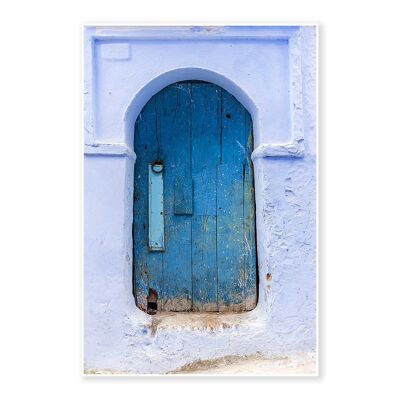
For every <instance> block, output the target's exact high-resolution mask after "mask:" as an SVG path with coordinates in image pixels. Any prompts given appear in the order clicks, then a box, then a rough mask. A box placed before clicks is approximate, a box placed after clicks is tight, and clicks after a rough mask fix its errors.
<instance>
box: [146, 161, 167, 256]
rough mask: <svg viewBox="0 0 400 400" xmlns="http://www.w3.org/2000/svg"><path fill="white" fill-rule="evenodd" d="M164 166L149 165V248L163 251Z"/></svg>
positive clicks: (157, 163) (159, 163)
mask: <svg viewBox="0 0 400 400" xmlns="http://www.w3.org/2000/svg"><path fill="white" fill-rule="evenodd" d="M163 171H164V165H163V164H162V163H161V162H155V163H153V164H149V248H150V251H163V250H164V179H163V175H164V174H163Z"/></svg>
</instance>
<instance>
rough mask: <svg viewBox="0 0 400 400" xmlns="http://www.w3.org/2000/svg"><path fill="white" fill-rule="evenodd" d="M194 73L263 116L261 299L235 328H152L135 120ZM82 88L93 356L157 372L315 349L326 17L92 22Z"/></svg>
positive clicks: (258, 123) (94, 361)
mask: <svg viewBox="0 0 400 400" xmlns="http://www.w3.org/2000/svg"><path fill="white" fill-rule="evenodd" d="M246 37H247V39H246ZM288 37H290V38H291V39H290V40H292V41H291V42H289V40H288V39H287V38H288ZM249 38H250V39H249ZM185 79H202V80H208V81H210V82H213V83H216V84H219V85H220V86H222V87H223V88H225V89H226V90H228V91H230V92H231V93H232V94H234V95H235V96H236V97H237V98H238V99H239V100H240V101H241V102H242V104H243V105H244V106H245V107H246V108H247V109H248V110H249V112H250V113H251V115H252V118H253V124H254V129H255V132H254V136H255V148H257V150H256V151H255V153H254V159H253V162H254V170H255V186H256V207H257V212H256V219H257V248H258V258H259V276H260V284H259V290H260V298H259V304H258V306H257V307H256V309H255V310H254V311H252V312H250V313H248V315H247V316H246V317H245V323H238V324H237V325H236V326H235V327H233V328H226V329H222V328H221V329H218V330H216V331H204V330H203V331H202V330H193V329H189V328H188V329H183V330H177V329H164V330H159V331H157V332H156V334H155V335H153V333H152V331H151V329H150V328H149V327H150V325H151V322H152V321H151V318H152V317H150V316H148V315H147V314H144V313H143V312H141V311H140V310H138V309H137V308H136V306H135V304H134V300H133V297H132V294H131V293H132V288H131V285H132V282H131V279H132V278H131V274H132V237H131V232H132V213H131V209H132V196H133V193H132V191H133V168H134V159H135V155H134V154H133V151H132V142H133V134H134V132H133V125H134V120H135V118H136V115H137V114H138V113H139V112H140V109H141V108H142V107H143V105H144V104H145V103H146V101H147V100H148V99H149V98H150V97H151V96H152V95H153V94H155V93H156V92H157V91H158V90H160V89H161V88H162V87H164V86H166V85H168V84H170V83H172V82H174V81H178V80H185ZM84 90H85V190H84V195H85V199H84V201H85V210H84V212H85V215H84V225H85V226H84V229H85V231H84V235H85V249H84V252H85V257H84V262H85V273H84V290H85V292H84V301H85V305H84V328H85V333H84V335H85V341H84V346H85V366H86V368H98V369H107V368H109V369H113V370H118V371H125V372H135V373H146V372H153V373H157V372H165V371H168V370H171V369H173V368H177V367H180V366H182V365H183V364H185V363H187V362H191V361H193V360H196V359H199V358H203V359H204V358H215V357H220V356H224V355H229V354H253V353H255V352H256V351H260V352H262V353H268V354H271V353H274V354H281V355H282V354H289V353H292V352H299V351H314V350H315V349H316V98H315V90H316V29H315V27H273V28H271V27H218V28H213V29H204V28H201V27H200V28H199V27H197V28H193V27H179V28H168V27H164V28H132V27H131V28H110V27H107V28H94V27H91V28H87V29H86V38H85V87H84ZM267 274H271V277H272V279H271V280H267V279H266V275H267Z"/></svg>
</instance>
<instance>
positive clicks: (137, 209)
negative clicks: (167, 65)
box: [133, 97, 163, 311]
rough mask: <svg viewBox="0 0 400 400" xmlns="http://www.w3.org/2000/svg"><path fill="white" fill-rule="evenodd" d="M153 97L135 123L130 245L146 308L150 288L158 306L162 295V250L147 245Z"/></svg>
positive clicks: (141, 303) (156, 149)
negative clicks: (154, 251)
mask: <svg viewBox="0 0 400 400" xmlns="http://www.w3.org/2000/svg"><path fill="white" fill-rule="evenodd" d="M156 137H157V124H156V107H155V98H154V97H153V98H152V99H151V100H150V101H149V102H148V103H147V104H146V106H145V107H144V108H143V110H142V112H141V113H140V114H139V116H138V118H137V121H136V124H135V138H134V148H135V153H136V154H137V159H136V162H135V174H134V175H135V178H134V202H133V208H134V209H133V215H134V220H133V246H134V249H133V250H134V252H133V254H134V286H135V293H136V302H137V305H138V307H139V308H140V309H142V310H143V311H146V310H147V296H148V294H149V289H150V288H151V289H153V290H155V291H156V292H157V295H158V309H160V308H161V301H160V298H161V297H162V257H163V256H162V253H152V252H150V251H149V247H148V237H149V227H148V220H149V210H148V164H149V163H151V162H152V161H153V160H154V159H157V158H158V152H159V147H158V141H157V140H155V139H156Z"/></svg>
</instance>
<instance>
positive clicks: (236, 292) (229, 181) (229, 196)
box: [217, 91, 245, 311]
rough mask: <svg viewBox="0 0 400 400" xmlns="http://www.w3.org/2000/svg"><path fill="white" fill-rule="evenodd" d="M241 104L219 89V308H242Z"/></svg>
mask: <svg viewBox="0 0 400 400" xmlns="http://www.w3.org/2000/svg"><path fill="white" fill-rule="evenodd" d="M244 124H245V115H244V109H243V107H242V106H241V105H240V104H239V103H238V102H237V100H236V99H235V98H234V97H233V96H232V95H230V94H229V93H227V92H224V91H223V92H222V129H221V159H220V164H219V166H218V178H217V179H218V184H217V262H218V309H219V311H228V310H232V311H243V310H244V240H243V177H244V174H243V160H244V156H245V148H244V145H243V131H244Z"/></svg>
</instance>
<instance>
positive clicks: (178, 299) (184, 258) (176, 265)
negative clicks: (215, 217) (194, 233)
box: [157, 83, 192, 311]
mask: <svg viewBox="0 0 400 400" xmlns="http://www.w3.org/2000/svg"><path fill="white" fill-rule="evenodd" d="M157 111H158V118H159V127H160V142H161V154H160V156H161V160H162V161H163V162H164V166H165V167H164V168H165V169H164V196H165V197H164V212H165V253H164V257H163V278H164V281H163V299H162V303H163V305H162V308H163V310H165V311H190V310H191V308H192V262H191V216H190V215H175V213H174V184H175V180H176V179H181V180H183V181H185V180H188V181H189V180H191V165H190V155H191V137H190V88H189V84H188V83H176V84H173V85H170V86H168V87H166V88H165V89H164V90H162V92H160V93H159V95H157Z"/></svg>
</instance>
